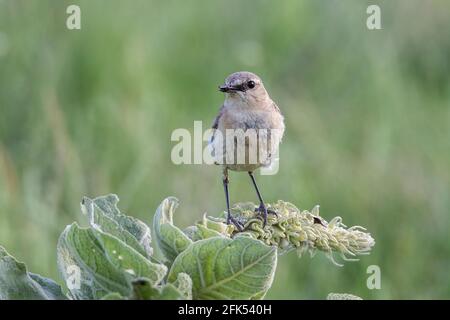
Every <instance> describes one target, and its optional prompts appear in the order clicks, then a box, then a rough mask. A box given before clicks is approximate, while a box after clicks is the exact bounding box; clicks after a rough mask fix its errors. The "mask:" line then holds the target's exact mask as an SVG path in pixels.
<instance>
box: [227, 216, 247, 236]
mask: <svg viewBox="0 0 450 320" xmlns="http://www.w3.org/2000/svg"><path fill="white" fill-rule="evenodd" d="M227 224H233V225H234V226H235V227H236V228H237V229H238V231H239V232H242V231H244V225H243V224H242V223H241V222H239V221H238V220H236V219H235V218H233V216H232V215H231V213H228V215H227Z"/></svg>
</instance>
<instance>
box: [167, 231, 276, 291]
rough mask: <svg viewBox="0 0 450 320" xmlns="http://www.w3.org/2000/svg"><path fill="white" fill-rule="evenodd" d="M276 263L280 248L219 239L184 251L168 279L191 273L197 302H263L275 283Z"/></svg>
mask: <svg viewBox="0 0 450 320" xmlns="http://www.w3.org/2000/svg"><path fill="white" fill-rule="evenodd" d="M276 263H277V250H276V248H275V247H270V246H267V245H265V244H264V243H262V242H261V241H259V240H255V239H252V238H250V237H237V238H235V239H229V238H225V237H215V238H209V239H206V240H200V241H197V242H195V243H193V244H191V245H190V246H189V247H188V248H187V249H186V250H185V251H183V252H182V253H181V254H180V255H179V256H178V257H177V258H176V259H175V261H174V262H173V265H172V268H171V270H170V272H169V277H168V280H169V281H175V278H176V277H177V275H178V274H179V273H180V272H184V273H187V274H188V275H189V276H190V277H191V279H192V282H193V298H194V299H262V298H263V297H264V295H265V293H266V291H267V290H268V289H269V288H270V286H271V284H272V281H273V276H274V273H275V268H276Z"/></svg>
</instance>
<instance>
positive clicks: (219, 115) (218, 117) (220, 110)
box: [212, 105, 225, 129]
mask: <svg viewBox="0 0 450 320" xmlns="http://www.w3.org/2000/svg"><path fill="white" fill-rule="evenodd" d="M224 109H225V106H224V105H222V106H221V107H220V109H219V114H218V115H217V117H216V119H214V122H213V125H212V128H213V129H217V128H218V127H219V120H220V117H221V116H222V114H223V110H224Z"/></svg>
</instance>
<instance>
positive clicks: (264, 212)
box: [248, 171, 277, 227]
mask: <svg viewBox="0 0 450 320" xmlns="http://www.w3.org/2000/svg"><path fill="white" fill-rule="evenodd" d="M248 175H249V176H250V178H251V179H252V182H253V186H254V187H255V190H256V194H257V195H258V199H259V208H256V211H258V212H259V213H261V214H262V216H263V221H264V224H263V226H264V227H265V226H266V224H267V214H268V213H271V214H274V215H277V213H276V212H275V211H273V210H267V208H266V206H265V204H264V200H263V198H262V196H261V192H259V188H258V185H257V184H256V180H255V177H254V176H253V172H251V171H249V172H248Z"/></svg>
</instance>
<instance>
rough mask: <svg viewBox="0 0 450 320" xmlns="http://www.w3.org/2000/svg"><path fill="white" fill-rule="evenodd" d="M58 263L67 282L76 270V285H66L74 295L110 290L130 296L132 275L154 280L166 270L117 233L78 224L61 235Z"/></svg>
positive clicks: (92, 296) (90, 295)
mask: <svg viewBox="0 0 450 320" xmlns="http://www.w3.org/2000/svg"><path fill="white" fill-rule="evenodd" d="M58 267H59V270H60V272H61V274H62V276H63V278H64V280H65V281H66V283H68V282H70V281H72V279H73V276H74V274H73V272H74V271H76V270H78V271H79V275H80V281H79V283H78V284H79V285H78V286H73V285H71V286H69V285H68V287H69V289H70V293H71V296H72V297H73V298H75V299H98V298H102V297H103V296H105V295H106V294H109V293H111V292H117V293H118V294H120V295H122V296H129V294H130V293H131V284H130V281H131V280H132V279H134V278H137V277H141V276H145V277H147V278H149V279H151V281H152V283H154V284H156V283H158V282H159V281H160V280H161V279H162V278H163V277H164V275H165V273H166V272H167V267H165V266H164V265H162V264H154V263H152V262H150V261H149V260H148V259H146V258H145V257H144V256H143V255H141V254H140V253H139V252H137V251H136V250H134V249H133V248H132V247H131V246H129V245H127V244H126V243H124V242H122V241H120V240H119V239H117V238H116V237H114V236H112V235H110V234H106V233H103V232H101V231H98V230H95V229H83V228H80V227H78V225H77V224H72V225H70V226H68V227H67V228H66V229H65V230H64V232H63V233H62V234H61V236H60V239H59V242H58ZM74 267H75V268H74Z"/></svg>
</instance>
